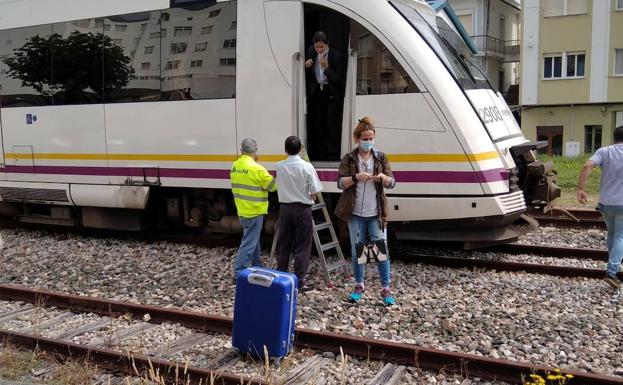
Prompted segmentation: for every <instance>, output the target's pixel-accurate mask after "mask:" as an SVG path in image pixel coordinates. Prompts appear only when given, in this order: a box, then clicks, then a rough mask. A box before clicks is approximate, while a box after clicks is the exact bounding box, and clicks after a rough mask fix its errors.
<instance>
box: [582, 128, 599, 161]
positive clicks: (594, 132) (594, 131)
mask: <svg viewBox="0 0 623 385" xmlns="http://www.w3.org/2000/svg"><path fill="white" fill-rule="evenodd" d="M600 147H601V126H584V153H586V154H592V153H593V152H595V151H596V150H597V149H598V148H600Z"/></svg>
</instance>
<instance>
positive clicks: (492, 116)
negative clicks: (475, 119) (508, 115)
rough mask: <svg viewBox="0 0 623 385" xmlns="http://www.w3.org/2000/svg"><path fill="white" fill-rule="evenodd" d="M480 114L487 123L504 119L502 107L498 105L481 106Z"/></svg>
mask: <svg viewBox="0 0 623 385" xmlns="http://www.w3.org/2000/svg"><path fill="white" fill-rule="evenodd" d="M478 114H480V117H481V118H482V120H484V122H485V124H488V123H494V122H501V121H502V114H501V113H500V109H499V108H497V107H496V106H492V107H485V108H480V109H479V110H478Z"/></svg>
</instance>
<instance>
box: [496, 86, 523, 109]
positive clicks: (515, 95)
mask: <svg viewBox="0 0 623 385" xmlns="http://www.w3.org/2000/svg"><path fill="white" fill-rule="evenodd" d="M500 93H501V94H502V96H503V97H504V100H506V104H508V105H509V106H510V107H511V109H512V107H513V106H518V105H519V84H511V85H510V86H509V87H508V90H507V91H506V92H500Z"/></svg>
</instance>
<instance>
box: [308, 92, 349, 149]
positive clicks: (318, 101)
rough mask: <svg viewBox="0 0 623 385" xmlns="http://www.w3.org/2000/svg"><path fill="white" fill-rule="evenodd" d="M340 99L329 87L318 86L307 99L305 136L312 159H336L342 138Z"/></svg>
mask: <svg viewBox="0 0 623 385" xmlns="http://www.w3.org/2000/svg"><path fill="white" fill-rule="evenodd" d="M341 105H342V101H341V100H340V98H339V97H338V96H336V95H335V94H334V93H333V92H332V90H331V88H330V87H328V86H326V85H325V86H323V89H322V90H321V89H320V87H318V88H317V89H316V90H315V91H314V94H313V95H312V97H311V98H310V100H309V109H310V110H309V111H308V113H309V114H310V127H308V129H307V136H308V138H309V140H308V141H309V144H310V149H311V154H310V155H311V156H312V159H313V160H338V159H339V158H340V150H341V147H340V142H341V139H342V111H341Z"/></svg>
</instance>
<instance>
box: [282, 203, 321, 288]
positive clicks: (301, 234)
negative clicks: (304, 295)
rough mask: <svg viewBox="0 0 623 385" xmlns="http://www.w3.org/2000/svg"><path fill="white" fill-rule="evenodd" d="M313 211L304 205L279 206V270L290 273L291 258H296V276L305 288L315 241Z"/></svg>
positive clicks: (284, 204) (300, 284) (288, 204)
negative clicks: (312, 246)
mask: <svg viewBox="0 0 623 385" xmlns="http://www.w3.org/2000/svg"><path fill="white" fill-rule="evenodd" d="M313 226H314V222H313V219H312V210H311V206H310V205H306V204H303V203H281V204H280V205H279V238H277V249H276V251H277V270H280V271H288V267H289V266H290V256H292V257H293V258H294V274H296V276H297V278H298V279H299V286H303V285H304V282H305V276H306V275H307V268H308V267H309V257H310V255H311V245H312V240H313V234H312V231H313Z"/></svg>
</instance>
